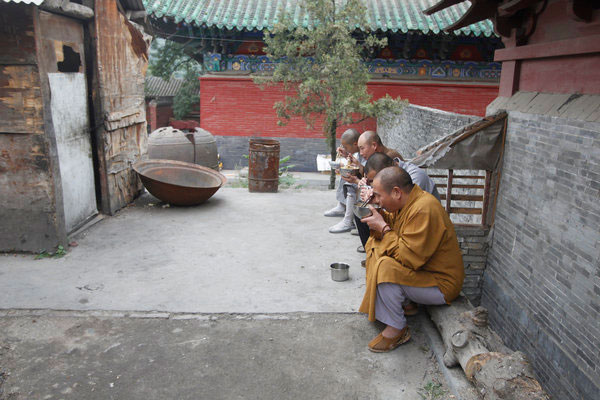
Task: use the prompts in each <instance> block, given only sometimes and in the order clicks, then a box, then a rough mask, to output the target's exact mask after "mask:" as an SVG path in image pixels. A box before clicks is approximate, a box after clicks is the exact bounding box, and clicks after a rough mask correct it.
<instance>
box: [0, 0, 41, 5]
mask: <svg viewBox="0 0 600 400" xmlns="http://www.w3.org/2000/svg"><path fill="white" fill-rule="evenodd" d="M2 1H3V2H5V3H23V4H35V5H36V6H39V5H40V4H42V3H43V2H44V0H2Z"/></svg>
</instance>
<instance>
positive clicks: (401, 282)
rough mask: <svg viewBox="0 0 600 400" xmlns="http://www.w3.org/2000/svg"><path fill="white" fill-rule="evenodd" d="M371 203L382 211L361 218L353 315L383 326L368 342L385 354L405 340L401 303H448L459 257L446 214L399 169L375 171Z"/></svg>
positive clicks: (457, 284) (455, 289) (458, 281)
mask: <svg viewBox="0 0 600 400" xmlns="http://www.w3.org/2000/svg"><path fill="white" fill-rule="evenodd" d="M373 195H374V203H376V204H378V205H379V206H381V207H382V209H384V210H385V211H381V212H378V211H377V210H376V209H375V208H373V207H371V210H372V211H373V214H372V215H371V216H369V217H366V218H364V219H362V221H363V222H365V223H367V224H368V225H369V228H370V229H371V236H370V237H369V240H368V241H367V244H366V246H365V250H366V252H367V263H366V269H367V271H366V275H367V285H366V290H365V296H364V298H363V301H362V304H361V306H360V309H359V311H360V312H363V313H366V314H368V315H369V321H375V319H377V320H379V321H381V322H383V323H384V324H386V328H385V329H384V330H383V331H382V332H381V333H380V334H379V335H378V336H377V337H375V338H374V339H373V340H372V341H371V342H370V343H369V349H370V350H371V351H374V352H387V351H390V350H393V349H395V348H396V347H398V346H399V345H401V344H402V343H405V342H407V341H408V340H409V339H410V332H409V330H408V327H407V325H406V318H405V317H404V309H403V304H405V303H406V302H407V301H414V302H415V303H419V304H450V302H451V301H452V300H454V299H455V298H456V297H458V295H459V293H460V290H461V288H462V284H463V280H464V277H465V272H464V267H463V261H462V255H461V252H460V248H459V245H458V240H457V238H456V232H455V231H454V225H453V224H452V222H451V221H450V218H449V217H448V214H447V213H446V210H444V208H443V207H442V206H441V204H440V202H439V200H437V199H436V198H435V197H433V196H432V195H431V194H430V193H427V192H425V191H423V190H421V188H420V187H419V186H418V185H415V184H413V182H412V180H411V177H410V175H409V174H408V173H407V172H406V171H404V170H403V169H402V168H399V167H395V166H394V167H388V168H385V169H383V170H381V171H380V172H379V173H378V174H377V175H376V177H375V179H374V180H373Z"/></svg>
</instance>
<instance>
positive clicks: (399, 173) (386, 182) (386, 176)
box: [374, 166, 414, 193]
mask: <svg viewBox="0 0 600 400" xmlns="http://www.w3.org/2000/svg"><path fill="white" fill-rule="evenodd" d="M374 180H375V181H378V182H379V184H380V185H381V187H382V189H383V190H385V191H386V192H387V193H391V192H392V189H394V188H395V187H397V188H399V189H400V190H401V191H403V192H404V193H410V191H411V190H412V188H413V186H414V185H413V181H412V179H411V177H410V175H409V174H408V172H406V171H405V170H403V169H402V168H400V167H397V166H393V167H387V168H384V169H382V170H381V171H379V173H378V174H377V175H376V176H375V179H374Z"/></svg>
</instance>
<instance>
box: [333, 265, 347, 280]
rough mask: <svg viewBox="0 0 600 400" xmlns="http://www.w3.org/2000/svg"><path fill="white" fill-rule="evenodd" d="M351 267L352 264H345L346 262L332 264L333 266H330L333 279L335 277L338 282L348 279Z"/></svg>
mask: <svg viewBox="0 0 600 400" xmlns="http://www.w3.org/2000/svg"><path fill="white" fill-rule="evenodd" d="M349 268H350V266H349V265H348V264H344V263H333V264H331V266H330V269H331V279H333V280H334V281H336V282H343V281H347V280H348V278H349V276H348V270H349Z"/></svg>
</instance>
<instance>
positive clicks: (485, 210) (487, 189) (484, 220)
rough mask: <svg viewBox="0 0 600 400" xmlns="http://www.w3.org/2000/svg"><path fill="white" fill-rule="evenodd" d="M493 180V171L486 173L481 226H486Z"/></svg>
mask: <svg viewBox="0 0 600 400" xmlns="http://www.w3.org/2000/svg"><path fill="white" fill-rule="evenodd" d="M491 180H492V171H485V184H484V188H483V207H482V208H483V209H482V210H481V225H483V226H486V223H487V213H488V208H489V204H490V182H491Z"/></svg>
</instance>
